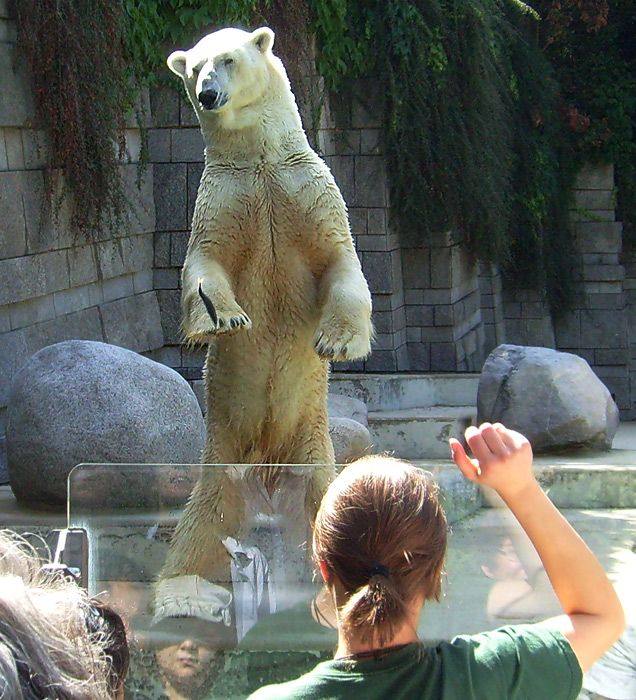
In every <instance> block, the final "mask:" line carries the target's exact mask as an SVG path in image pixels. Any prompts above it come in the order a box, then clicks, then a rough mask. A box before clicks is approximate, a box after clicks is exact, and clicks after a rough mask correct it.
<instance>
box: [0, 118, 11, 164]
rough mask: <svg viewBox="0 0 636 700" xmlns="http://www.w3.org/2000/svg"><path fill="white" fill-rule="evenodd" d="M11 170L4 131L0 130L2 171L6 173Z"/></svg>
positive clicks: (0, 162)
mask: <svg viewBox="0 0 636 700" xmlns="http://www.w3.org/2000/svg"><path fill="white" fill-rule="evenodd" d="M8 169H9V160H8V158H7V146H6V144H5V141H4V129H2V128H0V171H2V172H4V171H5V170H8Z"/></svg>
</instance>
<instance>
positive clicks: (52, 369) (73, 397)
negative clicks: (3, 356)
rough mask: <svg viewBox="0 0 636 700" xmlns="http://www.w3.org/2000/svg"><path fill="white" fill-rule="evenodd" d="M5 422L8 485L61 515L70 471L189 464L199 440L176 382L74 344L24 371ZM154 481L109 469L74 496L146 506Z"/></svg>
mask: <svg viewBox="0 0 636 700" xmlns="http://www.w3.org/2000/svg"><path fill="white" fill-rule="evenodd" d="M7 418H8V421H7V456H8V468H9V482H10V484H11V488H12V489H13V492H14V494H15V496H16V498H17V499H18V500H20V501H22V502H25V503H27V504H37V505H49V506H56V507H63V506H64V505H65V503H66V497H67V485H66V480H67V476H68V474H69V472H70V471H71V469H72V468H73V467H74V466H75V465H76V464H79V463H82V462H93V463H108V462H113V463H136V464H175V463H176V464H178V463H198V462H199V461H200V459H201V450H202V448H203V444H204V439H205V426H204V423H203V417H202V415H201V411H200V409H199V405H198V403H197V399H196V397H195V395H194V393H193V391H192V390H191V389H190V387H189V386H188V383H187V382H186V381H185V380H184V379H183V378H182V377H181V376H180V375H179V374H178V373H177V372H175V371H174V370H172V369H170V368H169V367H166V366H165V365H161V364H159V363H157V362H153V361H152V360H149V359H147V358H145V357H142V356H141V355H138V354H137V353H134V352H131V351H130V350H125V349H124V348H120V347H117V346H115V345H107V344H105V343H97V342H90V341H82V340H71V341H66V342H63V343H57V344H56V345H50V346H49V347H46V348H44V349H42V350H40V351H39V352H37V353H36V354H35V355H33V356H32V357H31V358H30V359H29V360H28V361H27V363H26V364H25V365H24V366H23V367H22V369H21V370H20V371H19V372H18V374H17V375H16V376H15V378H14V381H13V383H12V386H11V389H10V392H9V400H8V406H7ZM153 477H154V472H151V473H149V470H148V469H147V468H144V469H141V468H140V469H139V470H138V471H135V470H131V469H121V468H116V467H112V469H110V470H109V471H108V473H105V474H104V475H103V476H101V477H100V475H99V474H96V473H93V474H91V475H89V476H87V478H86V480H85V482H84V488H81V485H80V482H78V496H79V495H82V496H83V497H84V498H88V499H89V500H91V501H94V502H95V503H101V504H102V505H103V504H105V503H106V502H107V501H108V500H109V499H108V498H107V497H108V496H109V495H110V496H111V500H112V499H114V498H115V497H116V500H117V501H118V503H119V505H120V507H121V506H123V505H129V506H143V505H149V504H150V503H152V502H153V498H152V496H153V494H154V495H155V496H157V492H158V490H159V491H161V489H162V488H163V487H162V485H161V482H162V481H164V480H162V479H155V478H153ZM89 484H90V487H89ZM179 488H180V490H181V491H183V488H182V487H179ZM186 490H187V489H186ZM80 492H81V494H80ZM159 496H161V494H159ZM168 496H170V494H168Z"/></svg>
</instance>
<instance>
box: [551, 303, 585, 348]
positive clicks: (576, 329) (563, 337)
mask: <svg viewBox="0 0 636 700" xmlns="http://www.w3.org/2000/svg"><path fill="white" fill-rule="evenodd" d="M581 313H582V312H581V311H578V310H574V311H569V312H567V313H565V314H564V315H563V316H562V317H559V318H557V319H556V320H555V321H554V334H555V337H556V345H557V347H558V348H580V347H581V344H582V341H581Z"/></svg>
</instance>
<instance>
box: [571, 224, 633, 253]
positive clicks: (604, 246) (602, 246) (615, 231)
mask: <svg viewBox="0 0 636 700" xmlns="http://www.w3.org/2000/svg"><path fill="white" fill-rule="evenodd" d="M622 233H623V225H622V224H621V223H620V222H610V223H601V222H597V221H592V222H589V223H579V224H576V227H575V235H576V242H577V245H578V248H579V250H580V251H581V253H620V250H621V247H622Z"/></svg>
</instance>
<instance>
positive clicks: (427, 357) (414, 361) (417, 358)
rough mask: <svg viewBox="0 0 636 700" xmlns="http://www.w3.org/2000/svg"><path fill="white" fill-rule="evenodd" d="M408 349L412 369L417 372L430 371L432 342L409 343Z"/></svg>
mask: <svg viewBox="0 0 636 700" xmlns="http://www.w3.org/2000/svg"><path fill="white" fill-rule="evenodd" d="M407 349H408V354H409V363H410V366H411V369H412V370H414V371H416V372H429V371H430V369H431V346H430V343H409V344H408V346H407Z"/></svg>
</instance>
